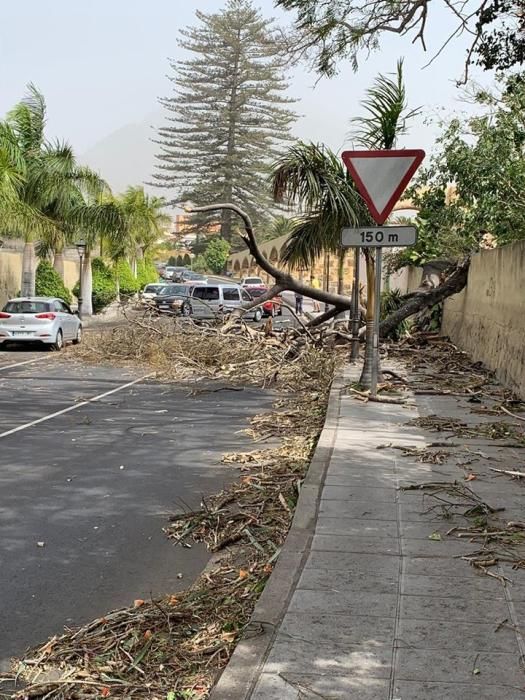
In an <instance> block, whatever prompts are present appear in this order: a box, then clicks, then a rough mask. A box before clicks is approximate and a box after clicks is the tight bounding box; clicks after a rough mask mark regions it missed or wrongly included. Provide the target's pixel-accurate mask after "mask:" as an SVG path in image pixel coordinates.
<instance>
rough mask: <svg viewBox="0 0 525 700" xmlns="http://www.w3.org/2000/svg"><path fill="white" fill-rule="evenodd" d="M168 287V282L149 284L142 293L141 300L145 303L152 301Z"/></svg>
mask: <svg viewBox="0 0 525 700" xmlns="http://www.w3.org/2000/svg"><path fill="white" fill-rule="evenodd" d="M167 285H168V282H157V283H155V284H147V285H146V286H145V287H144V289H143V290H142V291H141V293H140V298H141V299H144V300H145V301H151V300H152V299H154V298H155V297H156V296H157V295H158V294H160V292H161V290H162V289H163V288H164V287H166V286H167Z"/></svg>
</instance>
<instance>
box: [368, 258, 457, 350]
mask: <svg viewBox="0 0 525 700" xmlns="http://www.w3.org/2000/svg"><path fill="white" fill-rule="evenodd" d="M469 266H470V258H466V259H465V260H463V262H461V263H460V264H459V265H457V266H456V268H455V269H454V271H453V272H452V274H450V275H449V276H448V277H447V278H446V279H445V281H444V282H443V283H442V284H440V285H439V287H435V288H434V289H430V290H428V289H423V290H421V291H416V292H414V293H412V294H406V295H405V296H404V297H403V298H404V299H406V303H405V304H403V306H400V307H399V309H397V310H396V311H394V312H393V313H391V314H390V316H388V318H385V320H384V321H381V323H380V324H379V334H380V336H381V337H383V338H385V337H386V336H387V335H388V334H389V333H391V332H392V331H393V330H394V328H395V327H396V326H397V325H398V324H399V323H401V321H404V320H405V319H406V318H408V317H409V316H413V315H414V314H417V313H418V312H419V311H422V310H423V309H428V308H431V307H432V306H435V305H436V304H439V303H440V302H441V301H443V300H444V299H447V298H448V297H450V296H452V295H453V294H458V292H461V290H462V289H463V288H464V287H465V286H466V284H467V281H468V271H469Z"/></svg>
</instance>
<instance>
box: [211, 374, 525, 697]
mask: <svg viewBox="0 0 525 700" xmlns="http://www.w3.org/2000/svg"><path fill="white" fill-rule="evenodd" d="M398 371H399V369H398ZM352 374H353V375H354V376H352ZM355 378H356V377H355V370H352V369H351V368H348V369H347V370H346V371H345V376H344V377H343V378H340V380H339V381H338V382H336V383H335V385H334V388H333V390H332V395H331V400H330V407H329V412H328V416H327V422H326V425H325V429H324V431H323V434H322V436H321V439H320V443H319V447H318V450H317V453H316V456H315V458H314V461H313V463H312V466H311V469H310V472H309V475H308V477H307V480H306V482H305V485H304V486H303V489H302V493H301V497H300V500H299V504H298V508H297V511H296V515H295V518H294V524H293V527H292V530H291V531H290V534H289V536H288V539H287V541H286V544H285V547H284V548H283V551H282V553H281V556H280V558H279V562H278V565H277V567H276V569H275V571H274V572H273V574H272V576H271V578H270V581H269V583H268V584H267V587H266V589H265V591H264V593H263V595H262V597H261V599H260V601H259V603H258V605H257V607H256V609H255V613H254V616H253V621H252V623H251V625H250V627H249V629H248V631H247V633H246V634H245V637H244V639H243V641H242V642H241V643H240V644H239V645H238V647H237V649H236V651H235V653H234V655H233V657H232V659H231V661H230V664H229V665H228V667H227V668H226V670H225V672H224V673H223V675H222V677H221V679H220V681H219V683H218V684H217V686H216V688H215V690H214V692H213V693H212V696H211V698H212V700H248V698H250V699H251V700H321V699H325V700H460V699H461V700H519V699H520V698H525V673H524V671H523V667H522V666H521V663H520V659H523V658H525V643H524V640H523V637H522V632H521V627H520V623H522V621H523V619H524V618H525V571H523V570H517V571H513V570H512V568H511V566H510V564H509V565H501V564H500V565H499V566H498V567H493V568H491V569H487V570H489V571H491V572H492V573H495V574H497V575H498V574H499V575H504V576H507V577H508V578H510V579H512V581H513V584H512V585H511V584H508V585H507V586H503V585H502V583H501V581H500V580H498V579H497V578H495V577H493V576H488V575H485V574H483V573H481V572H479V571H478V570H477V569H474V568H473V567H472V566H469V563H468V562H467V561H464V560H462V559H461V556H463V555H465V554H468V553H470V552H473V551H476V550H479V549H480V544H479V542H478V541H475V542H471V540H470V538H465V539H460V538H458V537H457V536H456V535H455V534H454V533H452V534H451V535H450V536H447V532H448V531H449V530H450V529H451V528H452V527H453V526H454V525H468V526H472V522H471V521H468V522H467V521H466V519H465V518H463V517H459V516H458V517H454V516H451V517H447V518H444V517H443V510H442V509H441V508H434V509H433V510H431V511H430V512H427V511H428V510H429V508H431V507H432V506H433V505H435V504H436V503H437V501H436V500H434V499H429V497H428V496H425V495H424V494H423V493H422V492H419V491H410V490H408V491H403V490H400V489H399V487H400V486H404V485H409V484H421V483H428V482H454V481H457V482H458V483H459V484H460V485H468V487H470V488H472V490H473V491H474V492H475V493H476V494H478V495H479V496H480V498H481V499H483V500H484V501H487V502H488V503H489V504H490V505H491V506H493V507H503V506H504V507H505V511H504V513H502V514H501V518H502V519H503V521H504V522H505V523H506V522H507V521H510V520H524V519H525V508H524V506H525V491H524V487H523V486H522V484H521V483H520V482H519V481H516V480H512V479H510V478H509V477H508V476H506V475H501V474H496V473H494V472H491V471H490V469H489V467H490V466H497V467H498V468H501V469H519V468H520V465H523V460H524V458H525V450H517V449H512V448H509V447H507V446H501V445H502V443H501V441H500V442H499V443H497V442H496V443H494V442H493V441H491V440H490V439H487V438H484V439H481V438H461V439H460V442H461V448H455V447H452V451H451V453H450V455H449V458H448V459H447V460H446V461H445V462H444V463H435V464H434V463H426V462H419V461H415V458H410V457H407V456H404V455H403V453H402V451H401V450H396V449H392V447H382V448H381V449H377V448H378V447H380V446H385V445H390V444H391V445H413V446H418V447H423V446H425V445H426V446H428V444H429V443H430V442H433V441H437V440H449V441H450V444H451V446H454V445H456V444H457V442H458V439H457V437H456V438H452V439H451V435H450V433H443V432H442V433H435V432H431V433H430V432H425V431H424V430H422V429H421V428H419V427H414V426H407V425H406V423H407V422H408V421H410V420H411V419H414V418H417V417H420V416H428V415H430V414H438V415H440V416H447V418H449V417H450V418H456V419H461V421H464V422H468V423H473V424H474V423H476V424H480V423H482V422H484V421H486V422H489V421H491V422H494V421H496V420H501V417H500V418H498V419H496V418H494V416H491V415H483V416H482V415H479V414H473V413H471V409H472V408H473V404H472V403H468V399H466V398H464V397H462V398H458V397H453V396H417V397H416V400H417V406H415V407H410V406H404V405H394V404H384V403H367V404H363V403H361V402H359V401H357V400H355V398H354V397H353V396H352V395H349V394H347V393H345V392H344V391H343V392H341V387H342V386H344V385H347V384H349V383H350V382H351V381H355ZM506 421H507V422H512V419H510V418H506ZM523 427H524V424H523V423H521V429H523ZM498 445H499V446H498ZM470 464H472V466H468V465H470ZM521 468H522V469H523V467H521ZM466 469H467V470H468V469H473V470H475V475H476V476H475V479H474V478H473V479H472V481H468V484H467V482H465V480H464V479H465V475H466V473H468V472H466V471H465V470H466ZM463 510H464V509H463Z"/></svg>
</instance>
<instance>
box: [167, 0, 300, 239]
mask: <svg viewBox="0 0 525 700" xmlns="http://www.w3.org/2000/svg"><path fill="white" fill-rule="evenodd" d="M196 16H197V19H198V21H199V23H198V25H197V26H195V27H190V28H188V29H185V30H183V31H181V37H182V38H181V39H180V41H179V45H180V46H181V47H182V48H183V49H185V51H186V54H187V58H185V59H183V60H180V61H177V62H175V63H172V70H173V75H172V77H171V78H170V80H171V81H172V82H173V83H174V91H173V94H172V95H171V96H170V97H167V98H165V99H162V100H161V104H162V105H163V106H164V108H165V109H166V111H167V113H168V115H167V118H168V122H167V124H166V125H165V126H163V127H161V128H160V129H159V138H158V143H159V145H160V152H159V154H158V156H157V157H158V160H159V164H158V171H157V173H156V174H155V175H154V179H155V183H156V184H157V185H159V186H162V187H167V188H170V189H172V190H173V191H174V197H175V200H176V201H177V202H184V201H185V200H192V201H193V202H195V203H197V204H199V203H209V202H221V201H226V202H231V201H234V202H236V203H238V204H239V205H240V206H242V207H243V208H244V209H246V210H247V211H248V212H249V213H250V215H251V216H252V218H253V219H254V221H256V222H260V221H261V220H264V219H265V218H266V217H267V215H268V212H269V211H270V210H271V198H270V193H269V190H268V184H267V175H268V168H269V163H271V161H272V160H273V159H274V158H275V157H276V155H277V153H278V152H279V150H280V147H282V144H283V143H286V142H288V141H289V140H290V138H291V137H290V127H291V125H292V123H293V122H294V120H295V119H296V115H295V114H294V113H293V112H292V111H291V110H290V109H289V108H288V105H289V104H290V103H291V102H292V100H291V99H290V98H289V97H287V95H286V94H285V93H286V89H287V87H288V85H287V82H286V80H285V78H284V75H285V69H286V61H287V59H286V58H285V57H284V55H283V50H282V44H281V42H280V40H279V35H278V34H277V31H276V28H275V26H274V25H273V23H272V21H270V20H268V19H267V18H265V17H263V16H262V15H261V13H260V12H259V11H258V10H257V9H256V8H255V7H254V5H253V4H252V2H251V1H250V0H229V2H228V3H227V5H226V8H225V9H223V10H221V11H220V12H218V13H215V14H206V13H204V12H200V11H197V13H196ZM220 217H221V218H220V227H221V235H222V237H223V238H225V239H227V240H230V238H231V233H232V225H233V224H232V219H231V212H229V211H226V210H225V211H223V212H222V213H221V215H220ZM193 220H194V222H195V223H196V226H197V227H200V229H201V231H203V232H205V231H209V230H210V229H212V228H213V227H211V226H209V224H211V223H217V214H215V213H211V214H207V215H206V216H203V215H201V216H199V217H194V219H193Z"/></svg>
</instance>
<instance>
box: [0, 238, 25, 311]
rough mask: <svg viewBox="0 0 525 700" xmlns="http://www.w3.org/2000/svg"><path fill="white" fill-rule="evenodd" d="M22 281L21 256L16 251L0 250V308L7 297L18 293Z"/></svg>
mask: <svg viewBox="0 0 525 700" xmlns="http://www.w3.org/2000/svg"><path fill="white" fill-rule="evenodd" d="M21 280H22V254H21V253H20V252H18V251H5V250H0V308H2V307H3V306H4V304H5V303H6V301H7V300H8V299H9V297H13V296H16V295H17V294H18V292H19V291H20V284H21Z"/></svg>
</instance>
